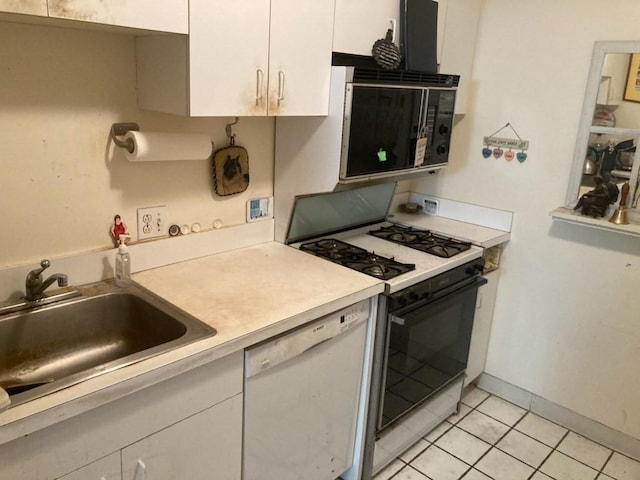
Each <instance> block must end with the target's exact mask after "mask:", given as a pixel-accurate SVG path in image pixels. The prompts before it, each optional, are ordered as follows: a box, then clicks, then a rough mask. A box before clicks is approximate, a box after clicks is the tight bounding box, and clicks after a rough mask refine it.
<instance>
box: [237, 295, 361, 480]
mask: <svg viewBox="0 0 640 480" xmlns="http://www.w3.org/2000/svg"><path fill="white" fill-rule="evenodd" d="M369 310H370V306H369V300H364V301H362V302H359V303H357V304H354V305H352V306H351V307H348V308H345V309H343V310H340V311H338V312H335V313H332V314H329V315H327V316H325V317H322V318H320V319H318V320H315V321H312V322H310V323H308V324H306V325H303V326H302V327H300V328H298V329H295V330H293V331H291V332H287V333H284V334H283V335H281V336H279V337H276V338H274V339H270V340H267V341H266V342H264V343H261V344H258V345H256V346H255V347H251V348H249V349H247V351H246V352H245V389H244V393H245V412H244V418H245V424H244V461H243V479H244V480H334V479H335V478H337V477H339V476H340V475H341V474H342V473H344V472H345V471H346V470H348V469H349V467H350V466H351V465H352V462H353V456H354V443H355V437H356V423H357V417H358V415H357V414H358V404H359V401H360V395H361V385H362V378H363V365H364V356H365V353H364V352H365V343H366V335H367V328H366V327H367V319H368V318H369Z"/></svg>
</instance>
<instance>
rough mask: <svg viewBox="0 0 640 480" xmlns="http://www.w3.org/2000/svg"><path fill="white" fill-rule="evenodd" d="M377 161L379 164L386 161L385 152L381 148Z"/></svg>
mask: <svg viewBox="0 0 640 480" xmlns="http://www.w3.org/2000/svg"><path fill="white" fill-rule="evenodd" d="M378 161H379V162H386V161H387V151H386V150H384V149H383V148H381V149H380V150H378Z"/></svg>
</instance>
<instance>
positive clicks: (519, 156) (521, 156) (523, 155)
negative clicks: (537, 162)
mask: <svg viewBox="0 0 640 480" xmlns="http://www.w3.org/2000/svg"><path fill="white" fill-rule="evenodd" d="M516 158H517V159H518V161H519V162H520V163H522V162H524V161H525V160H526V159H527V154H526V153H524V152H518V154H517V155H516Z"/></svg>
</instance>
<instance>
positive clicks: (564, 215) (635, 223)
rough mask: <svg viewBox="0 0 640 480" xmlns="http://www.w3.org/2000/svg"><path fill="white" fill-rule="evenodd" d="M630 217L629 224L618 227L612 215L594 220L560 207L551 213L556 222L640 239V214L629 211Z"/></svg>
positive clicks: (632, 210)
mask: <svg viewBox="0 0 640 480" xmlns="http://www.w3.org/2000/svg"><path fill="white" fill-rule="evenodd" d="M627 213H628V216H629V224H627V225H618V224H615V223H611V222H610V221H609V217H610V215H608V216H607V215H605V216H604V217H602V218H593V217H588V216H585V215H582V214H581V213H580V212H576V211H575V210H573V209H572V208H569V207H559V208H556V209H555V210H552V211H551V212H549V215H551V217H553V219H554V220H557V221H561V222H567V223H573V224H576V225H582V226H584V227H590V228H597V229H599V230H608V231H610V232H616V233H621V234H623V235H631V236H634V237H640V212H636V211H635V209H629V210H627Z"/></svg>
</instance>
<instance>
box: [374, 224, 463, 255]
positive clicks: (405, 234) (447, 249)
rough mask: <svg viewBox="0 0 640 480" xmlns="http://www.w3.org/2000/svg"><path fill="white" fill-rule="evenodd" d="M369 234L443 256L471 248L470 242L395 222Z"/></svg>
mask: <svg viewBox="0 0 640 480" xmlns="http://www.w3.org/2000/svg"><path fill="white" fill-rule="evenodd" d="M369 235H373V236H374V237H378V238H382V239H384V240H389V241H390V242H394V243H397V244H399V245H404V246H407V247H409V248H413V249H415V250H420V251H422V252H425V253H430V254H431V255H436V256H438V257H443V258H450V257H453V256H454V255H457V254H459V253H462V252H464V251H466V250H469V248H471V243H469V242H463V241H460V240H456V239H454V238H449V237H445V236H442V235H437V234H435V233H432V232H431V231H429V230H420V229H416V228H413V227H405V226H402V225H395V224H394V225H390V226H387V227H380V228H379V229H377V230H371V231H370V232H369Z"/></svg>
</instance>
